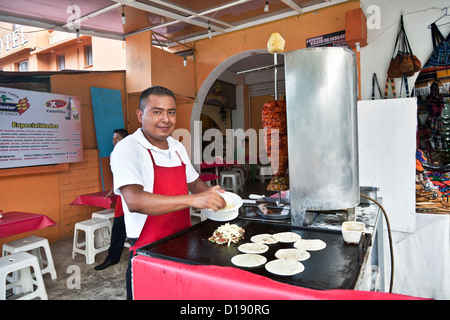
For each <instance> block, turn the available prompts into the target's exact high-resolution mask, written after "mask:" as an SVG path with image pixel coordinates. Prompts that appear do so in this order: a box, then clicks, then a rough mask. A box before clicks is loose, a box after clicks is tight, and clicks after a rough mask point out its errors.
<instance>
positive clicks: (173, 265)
mask: <svg viewBox="0 0 450 320" xmlns="http://www.w3.org/2000/svg"><path fill="white" fill-rule="evenodd" d="M132 267H133V292H134V299H136V300H369V299H375V300H405V299H407V300H409V299H416V298H414V297H409V296H404V295H396V294H388V293H380V292H365V291H354V290H312V289H307V288H302V287H298V286H293V285H289V284H284V283H280V282H277V281H274V280H271V279H269V278H267V277H264V276H260V275H257V274H253V273H251V272H248V271H245V270H241V269H238V268H231V267H219V266H214V265H208V266H206V265H188V264H183V263H178V262H173V261H168V260H163V259H157V258H151V257H147V256H141V255H138V256H136V257H135V258H133V262H132Z"/></svg>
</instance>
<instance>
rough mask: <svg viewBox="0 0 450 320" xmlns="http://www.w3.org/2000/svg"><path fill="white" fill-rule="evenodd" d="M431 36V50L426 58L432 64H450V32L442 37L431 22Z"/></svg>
mask: <svg viewBox="0 0 450 320" xmlns="http://www.w3.org/2000/svg"><path fill="white" fill-rule="evenodd" d="M431 38H432V40H433V52H432V53H431V57H430V59H429V60H428V62H429V64H431V65H433V66H449V65H450V33H449V34H448V35H447V39H446V38H444V36H443V35H442V33H441V32H440V31H439V29H438V27H437V26H436V24H435V23H432V24H431Z"/></svg>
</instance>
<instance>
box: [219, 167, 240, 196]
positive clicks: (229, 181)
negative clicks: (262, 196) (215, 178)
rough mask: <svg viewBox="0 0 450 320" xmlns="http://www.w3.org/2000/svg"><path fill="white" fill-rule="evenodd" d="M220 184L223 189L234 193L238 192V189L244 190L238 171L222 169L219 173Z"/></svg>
mask: <svg viewBox="0 0 450 320" xmlns="http://www.w3.org/2000/svg"><path fill="white" fill-rule="evenodd" d="M220 185H221V187H222V188H223V189H224V190H228V191H233V192H234V193H238V192H239V190H241V191H242V192H243V191H244V188H243V187H242V183H241V175H240V174H239V172H226V171H222V172H221V173H220Z"/></svg>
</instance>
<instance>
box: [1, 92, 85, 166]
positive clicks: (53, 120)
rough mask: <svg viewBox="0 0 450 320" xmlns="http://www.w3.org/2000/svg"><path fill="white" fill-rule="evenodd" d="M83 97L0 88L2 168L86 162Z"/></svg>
mask: <svg viewBox="0 0 450 320" xmlns="http://www.w3.org/2000/svg"><path fill="white" fill-rule="evenodd" d="M80 107H81V104H80V98H79V97H73V96H67V95H62V94H52V93H43V92H35V91H27V90H19V89H10V88H4V87H0V169H2V168H15V167H26V166H37V165H47V164H57V163H68V162H80V161H83V144H82V137H81V130H82V129H81V114H80Z"/></svg>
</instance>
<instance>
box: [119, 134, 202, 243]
mask: <svg viewBox="0 0 450 320" xmlns="http://www.w3.org/2000/svg"><path fill="white" fill-rule="evenodd" d="M167 142H168V144H169V148H168V149H167V150H162V149H159V148H157V147H155V146H153V145H152V144H151V143H150V142H149V141H148V140H147V139H146V138H145V136H144V134H143V133H142V130H141V129H138V130H136V132H134V133H133V134H131V135H129V136H127V137H125V138H124V139H122V140H121V141H120V142H119V143H117V144H116V146H115V147H114V150H113V152H112V154H111V170H112V172H113V184H114V193H115V194H117V195H120V196H121V193H120V187H123V186H126V185H131V184H138V185H141V186H143V188H144V191H147V192H153V182H154V173H153V163H152V159H151V158H150V155H149V153H148V149H150V150H151V151H152V155H153V158H154V160H155V163H156V164H157V165H158V166H162V167H176V166H180V165H181V162H180V158H179V157H178V155H177V153H178V154H179V155H180V157H181V159H182V160H183V162H184V163H185V164H186V180H187V181H186V182H187V183H191V182H194V181H195V180H196V179H197V178H198V177H199V174H198V173H197V171H195V169H194V167H193V166H192V164H191V161H190V159H189V157H188V155H187V152H186V149H185V148H184V146H183V145H182V144H181V143H180V142H179V141H177V140H175V139H173V138H172V137H168V138H167ZM122 200H123V198H122ZM122 204H123V211H124V217H125V228H126V232H127V237H128V238H138V237H139V235H140V233H141V231H142V228H143V227H144V224H145V220H146V219H147V215H146V214H142V213H139V212H130V211H129V210H128V206H127V204H126V202H125V201H122Z"/></svg>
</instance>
